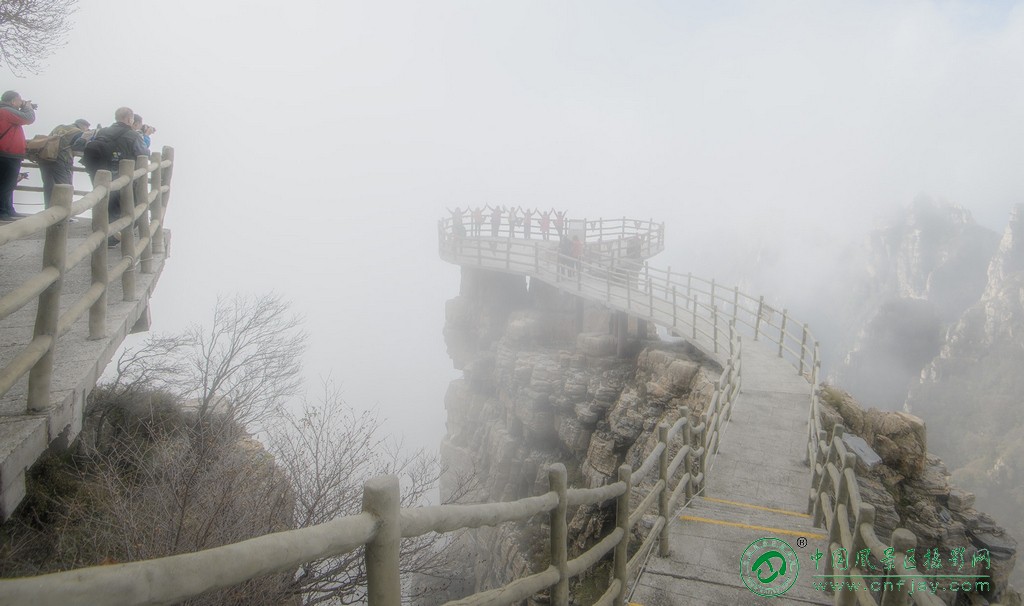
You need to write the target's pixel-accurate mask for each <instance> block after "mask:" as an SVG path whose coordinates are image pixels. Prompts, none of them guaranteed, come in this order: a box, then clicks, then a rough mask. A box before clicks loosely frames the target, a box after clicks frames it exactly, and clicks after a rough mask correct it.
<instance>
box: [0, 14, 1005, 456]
mask: <svg viewBox="0 0 1024 606" xmlns="http://www.w3.org/2000/svg"><path fill="white" fill-rule="evenodd" d="M73 20H74V29H73V31H72V33H71V35H70V37H69V39H68V43H67V45H66V46H65V47H64V48H61V49H58V50H57V51H56V52H55V53H54V54H53V56H52V57H51V58H50V60H49V62H48V63H49V67H48V68H47V69H45V71H43V73H41V74H40V75H38V76H29V77H25V78H21V79H16V78H14V77H11V76H10V75H9V73H6V72H5V81H6V84H3V85H2V86H3V88H4V89H7V88H13V89H16V90H18V91H19V92H21V94H22V95H23V97H25V98H27V99H32V100H34V101H36V102H37V103H38V104H39V111H38V116H39V117H38V121H37V123H36V125H34V126H32V127H28V128H27V129H26V131H27V132H28V133H29V134H30V135H32V134H38V133H45V132H48V131H49V129H50V128H52V127H53V126H54V125H56V124H59V123H68V122H71V121H73V120H74V119H75V118H79V117H83V118H87V119H89V120H91V121H92V122H93V123H94V124H95V123H97V122H101V123H102V124H104V125H107V124H109V123H110V122H111V120H112V117H113V112H114V109H115V108H117V107H118V106H121V105H128V106H130V107H132V108H133V109H135V111H136V112H138V113H140V114H142V115H143V116H144V117H145V119H146V122H147V123H149V124H152V125H154V126H156V127H157V129H158V132H157V134H156V135H155V137H154V146H156V147H159V146H162V145H173V146H174V147H175V148H176V153H177V160H178V165H177V168H176V171H175V176H174V182H173V194H172V198H171V207H170V209H169V213H168V218H167V225H168V227H169V228H170V229H172V231H173V248H172V253H173V256H172V258H171V260H170V261H169V262H168V264H167V266H166V268H165V270H164V275H163V277H162V279H161V281H160V283H159V285H158V287H157V291H156V295H155V298H154V300H153V304H152V312H153V321H154V323H153V329H154V331H158V332H174V331H178V330H180V329H181V328H183V327H184V326H186V325H187V324H188V323H190V322H194V321H205V320H206V319H207V318H208V317H209V315H210V312H211V310H212V307H213V303H214V300H215V298H216V296H217V294H218V293H220V294H233V293H235V292H256V293H259V292H265V291H268V290H276V291H278V292H282V293H284V294H285V295H286V296H287V297H288V298H289V299H290V300H291V301H292V302H293V303H294V307H295V309H296V311H298V312H300V313H302V314H304V315H305V316H306V318H307V327H308V328H309V329H310V332H311V333H312V337H311V340H310V350H309V353H308V355H307V359H306V372H307V376H308V378H309V379H310V385H311V390H312V391H314V392H315V390H316V385H317V382H318V377H320V376H324V375H326V374H331V375H332V376H333V378H334V379H335V380H336V381H338V382H340V383H341V384H342V385H343V389H344V393H345V396H346V398H347V400H348V401H349V402H350V403H351V404H353V405H354V406H357V407H368V406H373V405H379V407H380V409H381V410H382V411H383V413H384V415H386V416H387V417H388V418H389V421H388V423H387V425H386V429H387V430H388V431H389V432H393V433H395V434H404V435H406V437H407V438H408V440H409V442H410V443H412V444H415V445H423V446H428V447H431V448H435V447H436V446H437V443H438V441H439V439H440V437H441V436H442V434H443V431H444V407H443V394H444V391H445V388H446V386H447V383H448V381H450V380H451V379H452V378H454V377H455V376H457V373H456V372H455V371H453V370H452V368H451V362H450V360H449V359H448V358H447V355H446V354H445V347H444V343H443V340H442V337H441V329H442V325H443V318H444V302H445V300H446V299H448V298H450V297H453V296H455V295H456V294H457V292H458V281H459V271H458V269H457V268H456V267H454V266H449V265H446V264H444V263H442V262H441V261H440V260H439V258H438V257H437V252H436V221H437V219H438V218H439V217H440V216H441V215H442V214H443V213H444V208H445V207H446V206H448V207H454V206H457V205H458V206H462V207H466V206H472V205H477V204H483V203H501V204H516V205H523V206H538V207H551V206H557V207H561V208H565V209H567V210H568V211H569V213H570V214H571V215H573V216H575V217H582V216H586V217H589V218H596V217H599V216H604V217H609V216H622V215H629V216H636V217H644V218H648V217H652V218H654V219H656V220H661V221H664V222H666V224H667V239H668V248H667V250H666V251H665V253H663V254H662V255H660V256H659V257H657V258H656V259H655V261H654V262H655V263H656V264H658V265H659V266H662V267H664V266H669V265H670V266H672V268H673V269H679V270H682V271H687V270H692V271H693V272H694V273H695V274H698V275H704V276H708V277H711V276H718V277H719V278H720V279H722V280H723V281H726V282H730V281H742V282H743V284H744V286H745V287H749V288H756V289H759V290H760V291H761V292H764V293H765V294H767V295H768V296H769V297H770V298H773V299H775V300H779V299H782V300H780V301H779V303H780V304H792V303H793V301H792V299H794V298H798V297H799V296H800V295H802V294H804V293H806V292H807V291H808V290H809V289H810V288H811V285H810V284H809V283H808V276H813V275H815V272H816V271H820V270H821V269H822V268H823V267H827V265H828V263H830V262H831V261H832V259H833V258H834V255H835V253H836V252H837V251H838V250H839V243H840V242H842V241H844V240H846V239H848V238H860V237H861V236H862V235H863V233H864V231H865V230H866V229H868V228H869V227H870V226H871V225H872V222H873V221H874V220H875V218H876V217H879V216H883V215H885V214H887V213H889V212H891V211H893V210H894V209H897V208H899V207H901V206H903V205H906V204H908V203H910V202H911V201H912V200H913V198H914V197H915V196H917V195H918V194H921V193H925V194H928V195H932V196H934V197H937V198H944V199H948V200H950V201H954V202H958V203H961V204H964V205H966V206H967V207H969V208H970V209H971V210H972V211H973V212H974V214H975V217H976V218H977V219H978V220H979V221H980V222H981V223H983V224H985V225H987V226H989V227H991V228H993V229H996V230H1000V231H1001V230H1002V228H1003V226H1004V223H1005V219H1006V217H1007V215H1008V213H1009V209H1010V207H1011V205H1012V204H1013V203H1017V202H1021V201H1024V171H1022V170H1021V169H1020V163H1021V158H1024V136H1022V133H1024V129H1022V127H1024V6H1022V5H1021V3H1018V2H1005V1H993V2H954V1H943V2H892V1H878V2H822V1H819V0H808V1H803V2H800V1H793V2H732V1H718V2H704V3H699V4H698V3H694V2H687V3H684V2H603V1H595V0H587V1H578V2H551V1H548V2H536V1H520V0H517V1H514V2H513V1H506V2H480V1H464V2H387V1H383V2H382V1H373V2H358V3H357V2H333V3H326V2H314V1H307V0H294V1H292V2H288V3H281V2H265V1H255V0H246V1H241V0H230V1H225V0H217V2H208V1H204V2H199V1H197V0H178V1H176V2H159V3H158V2H134V1H132V2H127V1H120V0H80V7H79V10H78V12H77V14H76V15H75V16H74V19H73ZM79 178H80V179H81V181H79V182H78V184H79V186H81V185H84V183H85V179H83V178H82V176H81V175H80V176H79ZM23 199H24V198H23ZM753 294H757V293H756V292H755V293H753ZM787 299H790V300H789V301H787Z"/></svg>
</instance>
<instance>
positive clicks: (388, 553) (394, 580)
mask: <svg viewBox="0 0 1024 606" xmlns="http://www.w3.org/2000/svg"><path fill="white" fill-rule="evenodd" d="M400 508H401V503H400V495H399V491H398V478H397V477H395V476H381V477H378V478H373V479H371V480H368V481H367V482H366V483H365V484H363V511H364V512H367V513H370V514H372V515H373V516H374V517H375V518H377V520H378V522H379V526H378V527H377V532H376V533H375V534H374V535H373V539H371V540H370V542H369V543H367V544H366V551H365V554H364V559H365V563H366V595H367V600H368V602H369V604H370V606H399V604H401V603H402V581H401V576H400V575H399V567H398V557H399V547H400V545H401V541H402V527H401V521H400V519H399V511H400Z"/></svg>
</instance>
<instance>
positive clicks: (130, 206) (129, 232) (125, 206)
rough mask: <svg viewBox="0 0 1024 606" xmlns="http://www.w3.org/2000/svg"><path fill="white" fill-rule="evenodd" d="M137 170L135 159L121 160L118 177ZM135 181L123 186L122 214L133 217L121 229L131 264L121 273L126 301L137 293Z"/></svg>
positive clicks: (122, 243)
mask: <svg viewBox="0 0 1024 606" xmlns="http://www.w3.org/2000/svg"><path fill="white" fill-rule="evenodd" d="M134 172H135V160H121V163H120V164H119V165H118V168H117V176H118V178H120V177H122V176H124V175H128V176H129V177H130V176H131V175H132V174H133V173H134ZM133 186H134V181H131V180H130V181H128V185H125V186H124V187H122V188H121V216H120V217H118V220H119V221H120V220H121V219H123V218H124V217H129V218H131V221H130V222H129V223H128V225H127V226H125V227H124V228H123V229H121V256H122V257H124V258H127V259H129V261H130V265H129V266H128V268H127V269H125V270H124V273H123V274H121V290H123V291H124V300H125V301H134V300H136V299H137V298H138V297H136V295H135V259H136V252H135V198H134V195H135V188H134V187H133Z"/></svg>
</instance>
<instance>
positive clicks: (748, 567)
mask: <svg viewBox="0 0 1024 606" xmlns="http://www.w3.org/2000/svg"><path fill="white" fill-rule="evenodd" d="M799 574H800V560H799V559H797V555H796V552H795V551H793V548H792V547H790V546H789V543H787V542H785V541H783V540H782V539H776V538H774V537H766V538H763V539H758V540H756V541H754V542H753V543H751V544H750V545H749V546H748V547H747V548H746V549H745V550H743V555H741V556H740V578H741V579H742V580H743V584H744V585H746V586H747V589H749V590H750V592H751V593H754V594H756V595H759V596H761V597H765V598H774V597H776V596H780V595H782V594H784V593H786V592H787V591H789V589H790V588H791V587H793V585H794V584H795V583H796V577H797V575H799Z"/></svg>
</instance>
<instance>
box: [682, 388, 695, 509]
mask: <svg viewBox="0 0 1024 606" xmlns="http://www.w3.org/2000/svg"><path fill="white" fill-rule="evenodd" d="M680 414H681V415H683V417H685V418H686V423H683V448H686V449H687V450H686V454H685V455H684V456H683V465H685V466H686V470H685V473H686V474H688V476H687V480H686V488H684V489H683V493H684V497H685V498H686V502H687V503H689V502H690V499H691V498H693V428H692V427H690V408H689V407H687V406H684V407H683V409H682V410H681V411H680Z"/></svg>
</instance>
